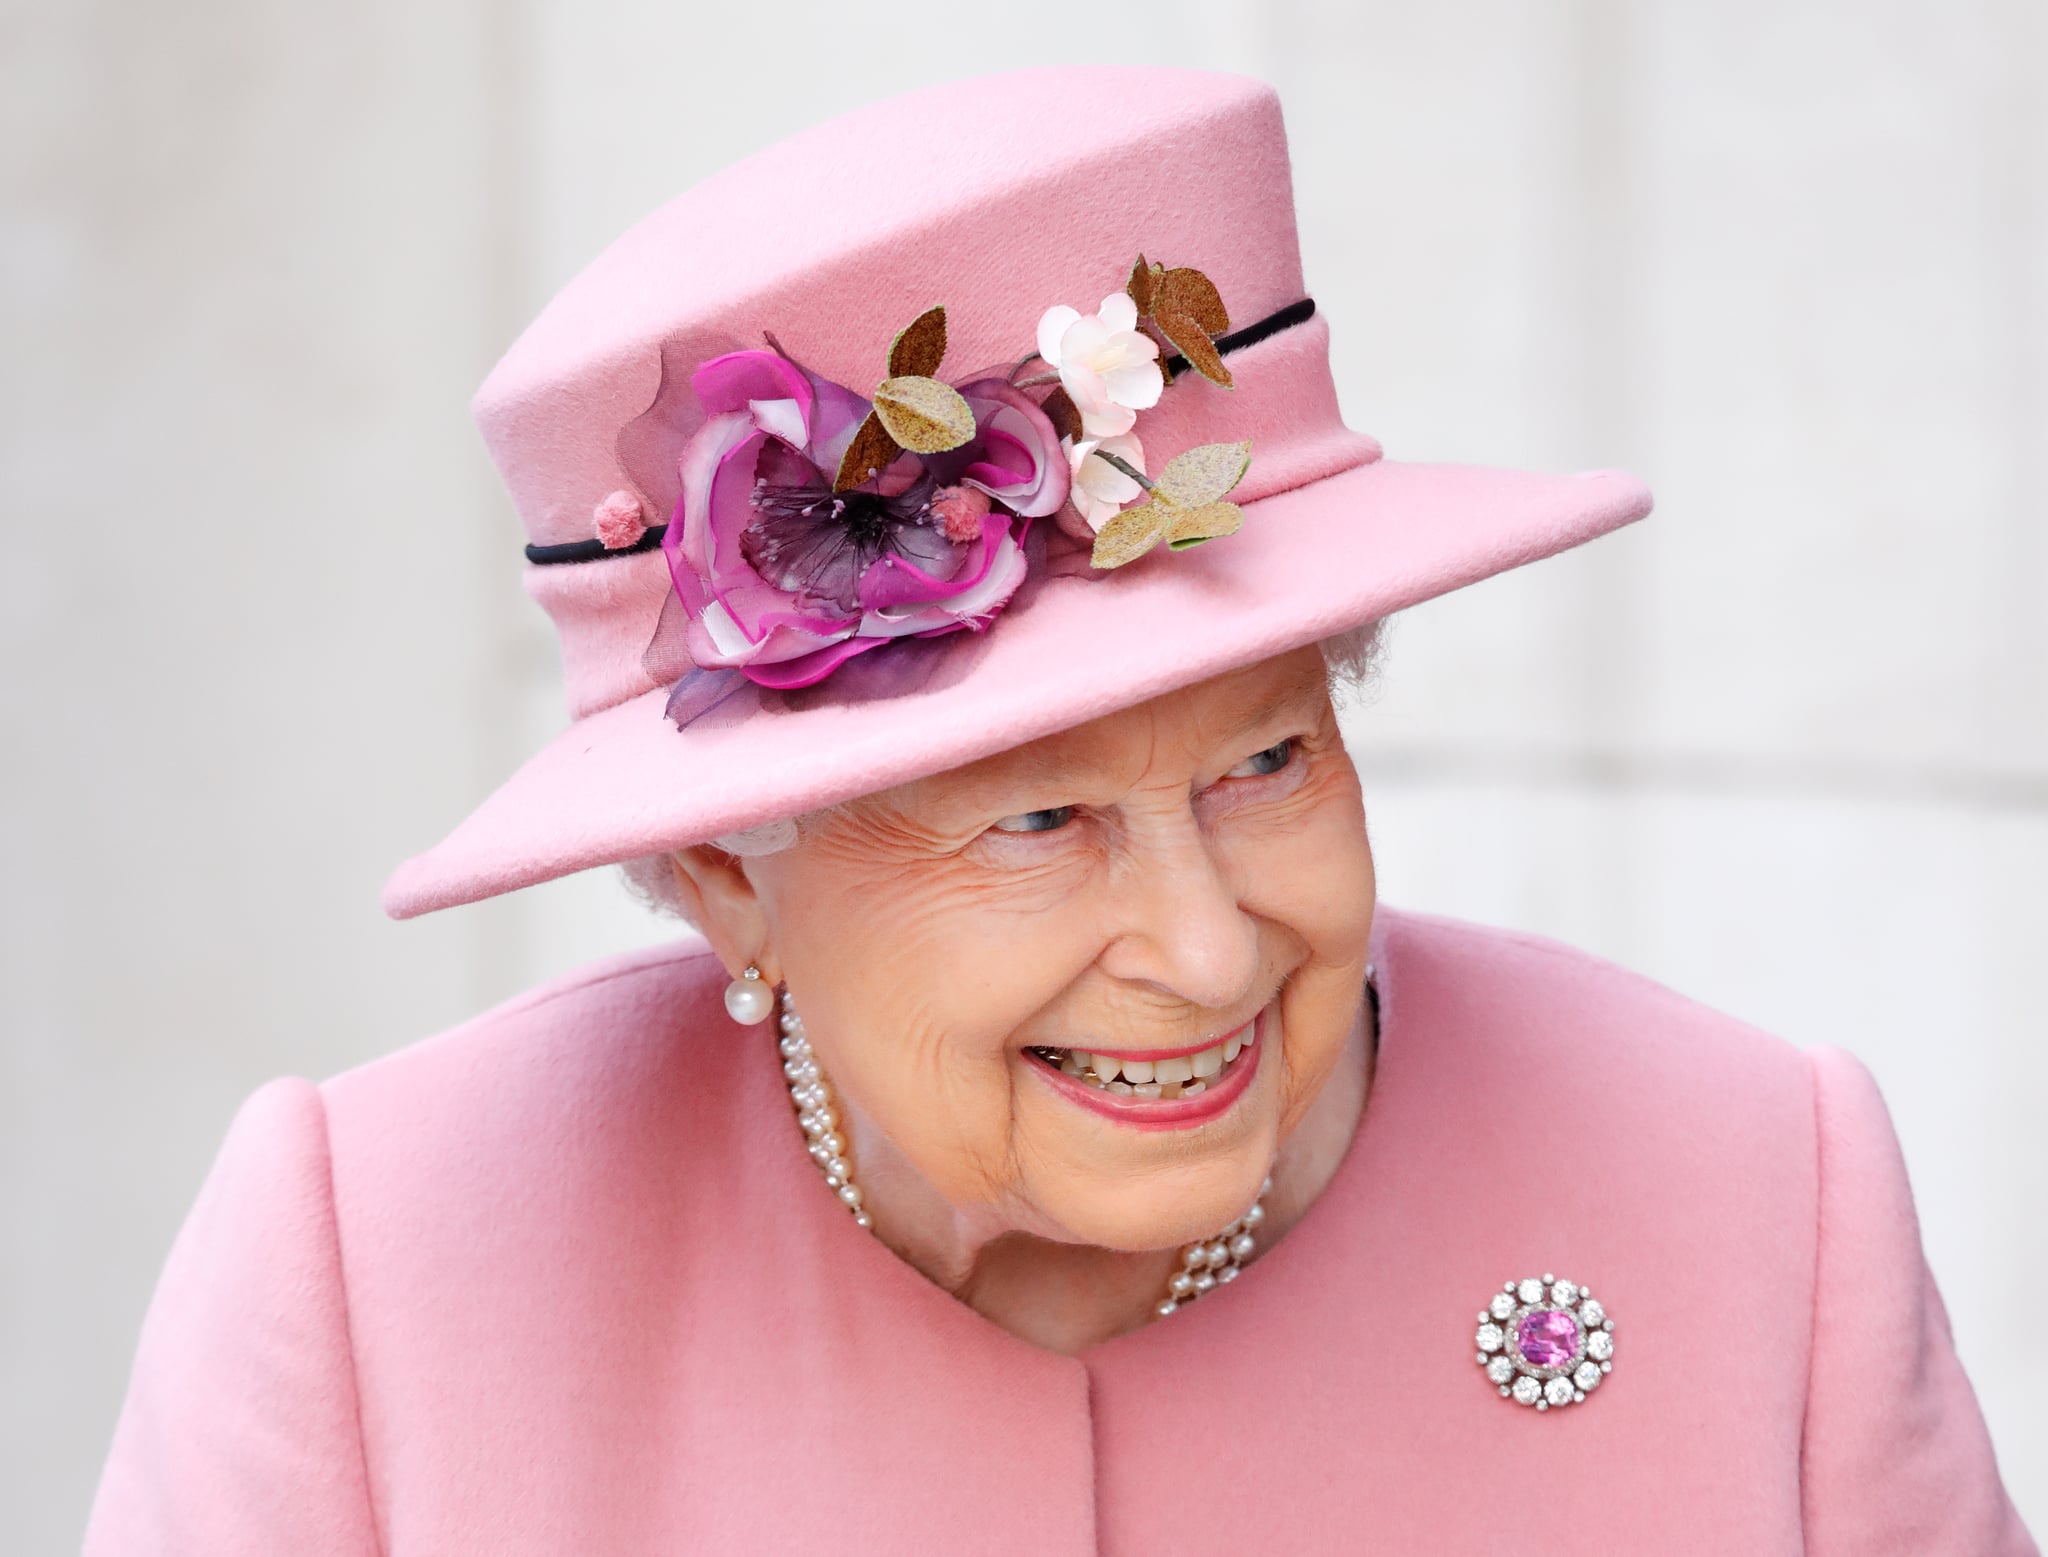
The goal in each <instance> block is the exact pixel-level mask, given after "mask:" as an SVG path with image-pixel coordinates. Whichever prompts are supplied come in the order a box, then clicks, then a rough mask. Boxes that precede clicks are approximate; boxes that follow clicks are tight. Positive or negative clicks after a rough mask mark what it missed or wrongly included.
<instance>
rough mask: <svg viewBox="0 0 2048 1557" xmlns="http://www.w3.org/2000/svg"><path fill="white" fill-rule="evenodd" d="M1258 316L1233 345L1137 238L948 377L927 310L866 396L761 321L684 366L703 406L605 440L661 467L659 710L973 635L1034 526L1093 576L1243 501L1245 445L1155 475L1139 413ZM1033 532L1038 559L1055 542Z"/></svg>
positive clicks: (603, 513) (939, 316)
mask: <svg viewBox="0 0 2048 1557" xmlns="http://www.w3.org/2000/svg"><path fill="white" fill-rule="evenodd" d="M1313 307H1314V305H1313V304H1312V303H1308V302H1306V301H1304V302H1303V303H1302V304H1300V305H1296V306H1295V307H1293V308H1292V309H1290V310H1288V311H1287V317H1286V318H1285V319H1283V320H1281V321H1279V322H1278V327H1284V326H1285V325H1286V324H1289V323H1293V322H1297V318H1298V317H1306V316H1307V314H1308V313H1309V312H1311V311H1312V310H1313ZM1275 327H1276V325H1275V324H1274V323H1272V322H1267V323H1263V324H1262V325H1261V327H1260V329H1259V330H1258V331H1255V332H1247V334H1246V335H1245V336H1243V337H1240V338H1238V339H1232V338H1231V337H1230V336H1229V334H1228V332H1229V329H1230V315H1229V312H1228V310H1227V309H1226V308H1225V306H1224V303H1223V299H1222V297H1221V296H1220V295H1219V293H1218V292H1217V290H1216V286H1215V284H1214V283H1213V282H1211V281H1210V280H1209V278H1208V277H1207V276H1205V275H1203V274H1202V272H1201V271H1199V270H1197V269H1194V268H1193V267H1190V266H1174V267H1172V268H1168V267H1166V266H1162V265H1157V264H1153V263H1151V262H1149V261H1147V260H1146V258H1145V257H1144V256H1143V255H1142V254H1141V255H1139V256H1138V259H1137V261H1136V263H1135V264H1133V265H1132V267H1131V270H1130V276H1129V280H1128V281H1127V282H1126V283H1125V285H1124V287H1123V289H1122V290H1121V291H1117V292H1112V293H1110V294H1109V295H1108V296H1107V297H1105V298H1104V299H1103V300H1102V302H1101V305H1100V306H1099V307H1098V308H1097V310H1096V311H1095V312H1094V313H1093V314H1083V313H1081V312H1080V311H1079V310H1078V309H1075V308H1073V307H1071V306H1068V305H1066V304H1063V303H1061V304H1054V305H1052V306H1051V307H1048V308H1047V309H1046V310H1045V311H1044V313H1043V314H1042V315H1041V316H1040V318H1039V320H1038V328H1037V339H1036V345H1035V348H1034V349H1032V350H1027V351H1025V352H1024V353H1023V355H1022V356H1020V357H1018V358H1017V359H1016V360H1015V361H1014V362H1010V363H1006V364H1003V365H1002V366H1000V367H998V368H992V369H987V370H984V371H981V372H977V373H970V374H968V375H965V376H964V377H963V378H962V379H961V380H960V381H959V382H958V383H957V384H956V383H948V382H947V381H946V379H945V378H944V377H943V376H942V369H943V364H944V360H945V356H946V310H945V307H944V305H943V304H940V305H935V306H933V307H931V308H928V309H926V310H925V311H924V312H922V313H920V314H919V315H918V316H917V317H916V318H915V319H913V320H911V322H910V323H909V324H907V325H905V326H904V327H903V329H901V330H900V331H898V332H897V333H896V336H895V338H894V339H893V340H892V341H891V342H890V344H889V348H888V352H887V357H886V363H887V366H886V370H885V373H884V376H883V377H882V379H881V380H880V382H879V383H877V384H876V385H875V386H874V388H873V390H872V391H871V392H870V393H869V394H867V395H861V394H859V393H858V392H856V391H855V390H853V389H850V388H848V387H847V386H845V385H843V384H836V383H833V382H831V381H830V380H829V379H826V378H823V377H821V376H820V375H819V374H817V373H815V372H812V371H810V370H809V369H807V368H805V367H804V366H803V364H802V363H801V362H800V361H799V360H798V358H797V357H796V356H795V355H794V354H793V353H792V352H790V351H789V350H788V349H787V348H786V347H784V345H783V344H782V342H781V341H780V340H778V339H777V338H776V337H775V335H774V334H773V333H772V332H764V336H763V338H764V340H765V341H766V343H767V344H766V346H765V348H750V349H744V350H740V351H732V352H725V353H721V354H720V355H718V356H716V357H713V358H711V359H710V360H709V361H706V362H704V363H702V364H700V365H699V366H697V367H696V368H695V370H694V371H693V372H691V373H690V375H689V377H688V380H687V393H688V394H689V395H690V396H692V397H694V399H695V401H696V403H697V406H698V407H699V409H700V410H701V412H702V416H703V420H702V422H701V425H699V427H698V429H697V431H696V433H695V434H694V435H693V436H691V437H690V439H689V440H688V441H687V443H685V444H684V445H682V447H681V448H680V450H677V449H673V448H664V447H663V445H662V443H661V441H660V440H659V439H658V438H655V439H648V440H635V439H634V438H632V437H631V436H628V437H627V438H626V439H624V440H623V444H624V446H625V447H626V448H629V449H633V450H634V451H635V453H634V454H633V455H629V456H626V457H625V458H624V461H623V462H624V463H625V464H627V466H628V467H629V468H631V467H632V466H633V465H635V464H636V463H637V462H638V460H640V459H644V458H652V459H654V460H656V461H662V460H673V461H674V463H675V464H676V466H677V468H678V469H679V470H680V471H681V478H682V492H681V497H680V498H679V500H678V502H677V504H676V507H675V511H674V513H673V515H672V516H671V517H670V519H669V520H668V522H667V524H666V526H665V527H664V528H663V530H662V533H661V535H660V541H661V549H662V554H663V556H664V557H665V559H666V560H667V563H668V570H669V577H670V581H671V583H672V585H673V588H674V596H673V601H672V608H671V609H669V610H666V611H665V612H664V613H663V617H662V621H661V624H660V626H659V627H658V629H657V631H656V633H655V636H654V639H653V641H652V642H651V643H650V644H649V646H648V652H647V664H648V666H649V668H650V672H651V673H652V674H654V675H655V676H656V678H657V679H660V680H664V681H666V680H668V679H669V673H670V672H672V671H674V670H675V669H676V668H677V667H678V666H679V665H686V667H687V668H684V669H683V670H682V671H681V674H680V675H677V676H675V678H674V680H673V682H672V684H671V685H672V695H671V697H670V699H669V702H668V705H667V708H666V712H667V714H668V716H669V717H670V718H671V719H672V720H674V721H675V722H676V723H677V724H678V725H687V724H688V723H690V722H691V721H692V720H693V719H695V718H697V717H699V716H701V715H703V714H705V713H707V712H709V711H710V710H711V709H712V708H715V707H717V706H719V705H720V704H721V703H723V702H724V701H725V700H726V699H727V698H729V697H730V696H732V695H733V693H735V692H737V691H741V690H745V689H750V688H770V689H776V690H786V689H794V688H800V687H808V686H812V685H815V684H817V683H818V682H821V681H823V680H824V679H825V678H826V677H828V676H830V675H831V674H832V673H833V672H834V671H836V670H837V669H839V667H840V666H842V665H844V664H846V663H847V662H848V661H850V660H852V659H853V658H854V657H855V656H857V655H862V654H868V653H872V652H874V651H876V650H883V649H888V648H890V647H892V646H896V645H901V644H903V643H904V642H906V641H907V640H913V639H928V638H933V637H938V636H942V635H944V634H947V633H953V632H959V631H962V630H968V631H974V632H979V631H982V630H983V629H985V628H987V627H988V626H990V625H991V624H992V623H993V622H994V621H995V620H996V618H997V617H998V616H999V615H1000V614H1001V613H1002V611H1003V609H1004V607H1005V606H1006V605H1008V604H1009V602H1010V601H1011V599H1012V598H1013V597H1014V596H1015V595H1016V594H1017V591H1018V589H1019V587H1020V586H1021V585H1022V584H1023V583H1024V581H1025V580H1026V578H1027V577H1029V576H1030V575H1031V574H1032V573H1033V572H1034V570H1035V569H1036V570H1042V569H1043V568H1044V567H1046V566H1047V565H1048V562H1047V546H1045V545H1040V546H1035V547H1034V546H1032V545H1031V544H1030V540H1031V532H1032V527H1033V522H1034V521H1036V520H1049V521H1050V522H1051V523H1052V524H1053V525H1055V526H1056V527H1057V529H1058V531H1059V532H1060V533H1061V534H1062V535H1063V536H1064V537H1066V538H1067V539H1068V540H1069V541H1079V542H1082V543H1084V544H1085V554H1086V559H1087V565H1088V568H1089V569H1091V570H1096V571H1108V570H1110V569H1114V568H1120V567H1123V566H1125V565H1126V564H1128V563H1130V562H1133V561H1135V560H1136V559H1137V558H1139V557H1141V556H1143V555H1144V554H1145V553H1146V552H1148V551H1150V550H1151V549H1152V548H1153V547H1155V546H1157V545H1158V544H1160V543H1161V542H1164V543H1165V544H1166V545H1167V546H1168V547H1169V548H1170V549H1173V550H1180V549H1185V548H1187V547H1190V546H1195V545H1198V544H1200V543H1201V542H1203V541H1208V540H1213V539H1215V538H1217V537H1219V536H1225V535H1230V534H1232V533H1234V532H1235V531H1236V530H1237V529H1238V527H1239V526H1240V525H1241V524H1242V523H1243V522H1244V510H1243V509H1241V508H1240V507H1238V506H1237V505H1236V504H1235V503H1232V502H1229V501H1227V499H1228V497H1229V494H1230V493H1231V492H1232V491H1233V490H1234V489H1235V488H1236V487H1237V485H1238V483H1239V482H1240V481H1241V480H1242V479H1243V477H1244V475H1245V472H1246V471H1247V470H1248V469H1249V468H1250V465H1251V455H1252V445H1251V442H1250V440H1249V439H1246V440H1241V441H1237V442H1232V443H1207V444H1201V445H1198V446H1196V447H1194V448H1190V449H1185V450H1182V451H1181V452H1179V453H1177V454H1175V455H1174V456H1173V457H1172V458H1171V459H1169V460H1167V461H1166V462H1165V464H1164V465H1163V466H1161V468H1160V469H1159V471H1158V473H1157V475H1156V477H1155V476H1149V475H1147V474H1146V471H1145V447H1144V444H1143V442H1142V441H1141V440H1140V437H1139V433H1138V430H1137V424H1138V422H1139V420H1140V415H1141V413H1143V412H1146V411H1149V410H1151V409H1152V408H1153V407H1154V406H1156V405H1157V404H1158V403H1159V400H1160V396H1161V395H1162V394H1163V393H1165V392H1166V391H1167V389H1168V387H1169V385H1170V384H1171V382H1172V380H1173V378H1174V377H1176V376H1178V375H1179V374H1180V373H1182V372H1185V371H1189V370H1192V371H1194V372H1195V373H1198V374H1200V375H1201V377H1202V378H1204V379H1205V380H1207V381H1208V382H1209V383H1212V384H1215V385H1217V386H1219V387H1221V388H1224V389H1229V388H1230V387H1232V379H1231V374H1230V369H1229V367H1228V366H1227V365H1226V364H1225V363H1224V360H1223V351H1224V350H1228V349H1234V347H1235V346H1236V345H1238V344H1240V342H1241V341H1243V340H1251V339H1257V338H1262V337H1263V334H1265V333H1267V332H1270V330H1272V329H1273V328H1275ZM677 388H678V386H676V385H674V384H666V383H665V384H664V387H663V390H662V391H661V392H660V393H659V394H657V396H656V400H655V404H654V406H653V407H652V408H651V409H650V411H649V413H648V417H649V418H650V419H651V420H652V422H653V423H654V424H655V425H656V426H657V427H661V426H671V425H674V423H675V421H676V420H677V418H676V414H675V408H674V406H673V405H672V404H670V401H671V399H672V398H673V396H674V395H675V394H676V392H677ZM638 518H639V500H638V498H637V497H636V496H635V495H634V494H633V493H632V492H630V491H626V490H623V489H622V490H620V491H616V492H613V493H611V494H610V495H609V496H607V497H606V498H605V499H604V500H603V501H602V502H601V503H599V505H598V506H597V509H596V510H595V512H594V514H593V528H594V531H595V535H596V538H597V540H598V542H599V544H600V545H602V546H603V547H605V548H606V549H608V550H611V549H620V548H624V547H631V546H635V545H638V544H642V543H643V541H644V538H645V535H646V527H645V526H644V525H643V524H641V523H639V522H637V521H638ZM622 520H623V522H622ZM1050 544H1051V546H1052V550H1053V555H1054V557H1055V559H1057V558H1059V557H1062V556H1065V557H1069V558H1070V557H1071V556H1072V554H1073V549H1072V548H1071V547H1062V546H1061V545H1060V544H1059V542H1057V541H1054V542H1051V543H1050ZM578 555H579V556H580V555H582V553H579V554H578ZM541 560H546V559H545V558H543V559H541ZM1053 565H1057V564H1056V563H1055V564H1053ZM1069 571H1071V569H1070V570H1069ZM678 645H680V648H681V650H682V655H681V657H680V658H679V657H678V655H677V652H676V651H677V648H678Z"/></svg>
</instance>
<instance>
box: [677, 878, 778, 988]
mask: <svg viewBox="0 0 2048 1557" xmlns="http://www.w3.org/2000/svg"><path fill="white" fill-rule="evenodd" d="M670 865H671V868H672V869H673V870H674V871H675V876H676V891H677V892H678V893H679V894H680V895H681V897H682V900H683V906H684V908H685V909H686V910H687V911H688V913H689V916H690V920H691V922H692V923H694V924H695V925H696V926H697V927H698V928H699V929H701V930H702V931H703V932H704V939H706V940H707V941H709V942H710V943H711V949H712V950H713V951H715V952H717V953H718V960H719V961H720V962H722V963H724V964H725V970H726V972H728V973H730V974H731V975H732V976H733V977H734V978H738V977H739V975H740V970H741V969H742V968H744V967H746V966H747V964H748V963H753V964H755V965H756V966H757V967H759V968H760V970H761V976H762V977H763V978H764V979H766V980H767V981H768V983H769V984H770V985H773V984H775V983H777V982H779V981H780V979H781V976H782V973H781V969H780V968H778V967H776V966H775V965H774V964H775V955H774V949H773V948H772V947H770V946H769V945H768V916H767V914H766V912H765V911H764V910H763V908H762V905H761V898H760V894H759V892H758V891H757V890H756V889H755V887H754V883H753V881H752V880H750V879H749V878H748V876H747V871H746V862H745V861H744V860H742V859H741V858H740V857H739V856H738V855H736V854H729V853H727V852H726V851H725V850H724V849H721V848H718V847H716V846H715V845H713V844H708V843H707V844H697V845H695V846H694V847H691V848H688V849H678V850H677V851H676V852H675V854H674V855H673V856H671V859H670Z"/></svg>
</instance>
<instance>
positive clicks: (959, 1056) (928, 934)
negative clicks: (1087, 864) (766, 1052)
mask: <svg viewBox="0 0 2048 1557" xmlns="http://www.w3.org/2000/svg"><path fill="white" fill-rule="evenodd" d="M777 875H778V878H779V879H777V880H776V881H775V882H774V883H773V886H772V889H771V891H770V892H769V893H768V894H767V896H768V898H769V901H770V904H771V909H770V918H771V923H772V925H773V933H774V936H775V944H776V950H777V955H778V957H779V958H780V960H781V965H782V969H783V974H784V978H785V979H786V981H787V982H788V985H789V988H790V991H791V995H792V998H794V999H795V1000H796V1002H797V1004H798V1005H799V1007H800V1008H801V1009H802V1011H803V1013H804V1021H805V1025H806V1027H807V1028H808V1029H809V1031H810V1034H811V1040H812V1042H813V1044H814V1045H815V1046H816V1048H817V1050H818V1055H819V1059H820V1062H821V1063H822V1064H823V1065H824V1067H825V1069H826V1073H827V1075H828V1076H829V1077H830V1079H831V1081H832V1084H833V1085H834V1086H835V1087H836V1088H837V1089H839V1091H840V1092H841V1094H842V1095H843V1096H844V1097H845V1098H846V1099H847V1101H849V1102H850V1103H852V1104H853V1105H854V1107H855V1108H856V1109H857V1110H858V1111H859V1113H860V1114H862V1115H864V1116H865V1117H866V1118H867V1119H868V1120H869V1121H871V1122H872V1123H873V1125H874V1126H875V1127H876V1128H877V1129H879V1130H880V1131H881V1132H882V1133H883V1134H885V1135H886V1136H887V1137H888V1138H889V1140H890V1142H891V1144H892V1145H893V1146H894V1147H895V1148H896V1149H897V1150H899V1151H901V1152H902V1153H903V1155H904V1156H905V1157H907V1158H908V1159H909V1160H910V1161H911V1162H912V1164H913V1165H915V1166H916V1167H917V1168H918V1170H919V1171H920V1172H921V1173H922V1174H923V1175H924V1177H925V1178H927V1179H928V1180H929V1181H931V1183H932V1184H933V1185H934V1187H936V1188H937V1189H938V1190H939V1191H940V1192H941V1193H942V1194H944V1195H946V1196H947V1198H949V1199H952V1200H954V1201H956V1202H958V1203H968V1202H973V1201H984V1200H988V1199H991V1198H994V1197H995V1196H996V1195H998V1194H1000V1193H1001V1192H1002V1191H1003V1189H1005V1188H1006V1187H1007V1186H1008V1185H1009V1184H1010V1183H1011V1182H1012V1180H1013V1179H1014V1177H1015V1146H1014V1109H1015V1105H1016V1099H1015V1097H1014V1096H1013V1083H1014V1081H1015V1079H1016V1078H1015V1076H1014V1073H1013V1070H1012V1051H1013V1048H1014V1042H1015V1038H1014V1035H1015V1034H1016V1032H1017V1031H1018V1029H1019V1028H1020V1027H1021V1026H1022V1025H1023V1024H1024V1023H1025V1022H1026V1021H1027V1020H1028V1019H1029V1018H1030V1017H1031V1016H1033V1015H1034V1014H1035V1013H1036V1012H1038V1011H1039V1010H1040V1009H1041V1008H1042V1007H1043V1006H1044V1005H1046V1004H1047V1003H1048V1002H1049V1001H1050V1000H1052V999H1053V998H1054V997H1055V996H1056V995H1057V994H1058V992H1059V991H1060V990H1061V989H1062V988H1063V987H1064V986H1065V984H1066V983H1067V982H1068V981H1070V980H1071V979H1072V978H1073V977H1074V976H1075V972H1076V971H1077V967H1078V966H1080V965H1085V962H1086V960H1087V959H1086V954H1085V953H1084V952H1083V951H1081V950H1080V949H1079V940H1080V937H1077V936H1076V935H1075V933H1074V931H1073V927H1072V925H1071V923H1070V922H1068V921H1067V919H1066V916H1063V915H1060V914H1056V913H1046V912H1043V911H1039V912H1024V911H1022V910H1020V909H1019V908H1017V907H1016V906H1014V905H1011V904H1010V903H1008V902H1007V901H1006V897H1005V894H1003V893H1001V892H1000V891H992V890H990V889H988V888H987V887H986V886H985V885H984V884H983V883H982V881H981V880H980V878H979V876H978V874H977V873H974V872H959V873H955V874H949V873H948V872H947V871H946V870H944V869H943V868H938V867H933V866H930V865H928V864H924V863H920V864H919V865H917V866H910V867H906V868H903V869H900V870H894V871H888V872H868V871H864V872H862V873H861V874H860V875H859V876H858V877H854V876H852V875H849V874H846V873H843V872H836V871H830V870H820V869H816V868H811V869H805V868H802V867H797V868H793V869H789V870H787V871H778V873H777Z"/></svg>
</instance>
